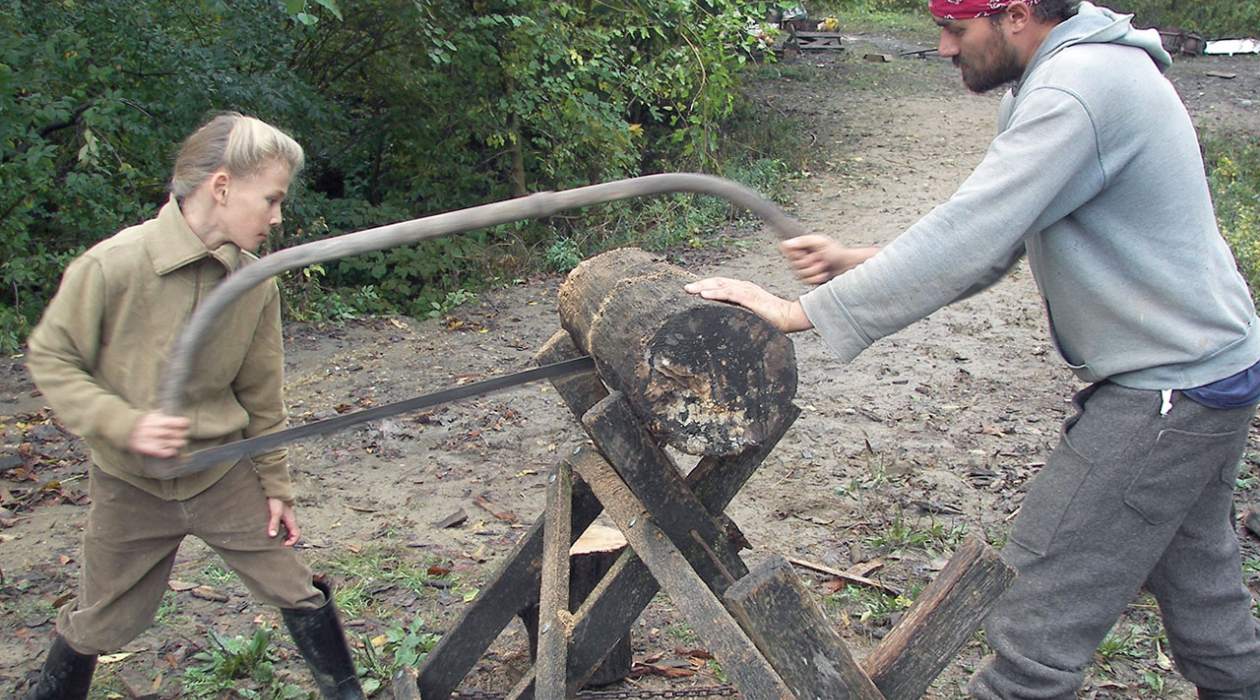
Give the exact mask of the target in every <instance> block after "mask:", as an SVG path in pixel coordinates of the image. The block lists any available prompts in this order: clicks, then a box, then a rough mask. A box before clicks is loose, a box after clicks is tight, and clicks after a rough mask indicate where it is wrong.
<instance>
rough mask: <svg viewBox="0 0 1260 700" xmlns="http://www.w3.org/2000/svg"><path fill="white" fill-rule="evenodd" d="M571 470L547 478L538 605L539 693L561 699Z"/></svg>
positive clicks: (558, 469) (567, 620)
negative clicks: (540, 585)
mask: <svg viewBox="0 0 1260 700" xmlns="http://www.w3.org/2000/svg"><path fill="white" fill-rule="evenodd" d="M572 495H573V469H572V467H570V466H569V463H568V462H561V463H560V464H557V465H556V468H555V469H554V470H553V471H552V472H551V475H550V476H549V477H548V483H547V512H546V515H545V516H544V521H545V524H544V526H543V567H542V587H541V591H540V593H539V605H538V661H537V663H536V664H535V671H536V673H537V676H538V693H539V695H540V696H541V697H544V698H562V697H564V682H565V664H566V654H567V653H568V645H569V630H570V625H571V624H572V620H571V616H570V613H569V547H570V546H571V545H572V539H571V538H570V532H569V524H570V523H569V519H570V512H571V506H572V504H571V502H570V500H569V499H570V498H571V497H572Z"/></svg>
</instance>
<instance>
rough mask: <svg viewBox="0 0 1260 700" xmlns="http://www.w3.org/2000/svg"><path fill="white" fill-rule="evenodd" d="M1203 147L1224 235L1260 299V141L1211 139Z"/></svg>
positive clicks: (1239, 267)
mask: <svg viewBox="0 0 1260 700" xmlns="http://www.w3.org/2000/svg"><path fill="white" fill-rule="evenodd" d="M1204 146H1205V147H1204V151H1205V153H1206V156H1207V168H1208V182H1209V184H1211V186H1212V201H1213V203H1214V204H1215V205H1216V217H1217V220H1218V221H1219V222H1220V226H1221V234H1222V235H1223V236H1225V240H1227V241H1229V245H1230V247H1231V248H1233V250H1234V257H1235V258H1236V259H1237V260H1238V269H1239V270H1240V271H1242V274H1243V277H1244V278H1246V280H1247V284H1249V285H1250V286H1251V293H1252V296H1260V140H1256V139H1254V138H1253V139H1250V140H1248V139H1241V138H1222V139H1210V140H1207V141H1206V143H1205V144H1204Z"/></svg>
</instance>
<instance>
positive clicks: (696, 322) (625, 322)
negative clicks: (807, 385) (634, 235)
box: [559, 248, 797, 455]
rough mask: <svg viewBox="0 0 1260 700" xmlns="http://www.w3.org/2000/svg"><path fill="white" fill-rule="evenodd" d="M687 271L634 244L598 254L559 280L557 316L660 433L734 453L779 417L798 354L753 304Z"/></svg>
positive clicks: (693, 450) (672, 440) (692, 446)
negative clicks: (700, 286)
mask: <svg viewBox="0 0 1260 700" xmlns="http://www.w3.org/2000/svg"><path fill="white" fill-rule="evenodd" d="M695 279H696V277H695V275H692V274H691V273H689V272H687V271H685V270H683V269H681V268H678V267H675V266H672V265H668V264H665V263H663V262H659V261H657V260H656V259H655V258H653V257H652V256H651V255H649V254H648V253H645V252H643V251H641V250H637V249H634V248H623V249H620V250H614V251H611V252H608V253H605V254H603V255H599V256H596V257H594V258H591V259H589V260H586V261H585V262H583V263H582V264H581V265H578V267H577V268H575V269H574V270H573V272H571V273H570V274H569V278H568V280H567V281H566V282H565V283H564V285H563V286H562V287H561V289H560V302H559V306H560V317H561V325H562V326H563V327H564V329H565V330H566V331H568V332H569V335H570V336H571V337H572V338H573V342H574V344H575V345H577V347H578V348H580V349H581V350H582V351H583V352H586V353H588V354H590V355H591V356H593V357H594V358H595V364H596V367H597V368H598V369H599V374H600V376H601V377H602V378H603V379H604V381H605V382H606V383H607V384H609V385H610V388H614V389H618V390H620V391H621V392H622V393H624V394H625V395H626V398H627V400H628V401H629V403H630V405H631V407H632V408H633V409H634V411H635V413H636V414H637V415H638V416H639V418H640V421H641V422H642V423H643V424H644V425H645V426H647V428H648V429H649V430H650V431H651V432H652V433H653V434H654V435H656V436H657V438H658V439H660V440H662V441H664V442H666V443H668V444H670V445H672V446H673V447H675V448H677V449H679V450H682V451H683V452H687V453H689V454H697V455H734V454H738V453H739V452H742V451H744V450H747V449H749V448H751V447H756V446H758V445H760V444H761V443H762V442H764V441H765V440H768V439H770V436H772V435H775V434H776V433H778V432H779V428H780V426H782V425H783V424H784V422H785V421H786V420H787V415H788V411H787V407H788V405H789V404H790V402H791V400H792V398H793V397H794V396H795V395H796V379H797V376H796V356H795V353H794V350H793V347H792V342H791V341H790V340H789V339H788V338H787V336H785V335H784V334H783V333H781V332H779V331H778V330H777V329H775V328H774V327H773V326H772V325H770V323H769V322H767V321H765V320H764V319H762V318H760V317H759V316H757V315H756V314H753V313H751V312H749V311H747V310H745V309H742V308H739V307H736V306H733V305H730V304H722V303H718V302H713V301H707V300H704V299H701V298H700V297H697V296H693V295H690V294H688V293H687V292H685V291H684V290H683V285H684V284H686V283H688V282H692V281H694V280H695Z"/></svg>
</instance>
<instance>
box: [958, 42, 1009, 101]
mask: <svg viewBox="0 0 1260 700" xmlns="http://www.w3.org/2000/svg"><path fill="white" fill-rule="evenodd" d="M960 59H961V56H954V65H955V66H958V67H959V68H961V69H962V80H963V85H966V86H967V89H968V90H971V91H972V92H975V93H981V92H988V91H989V90H992V89H993V88H995V87H998V86H1001V85H1005V84H1006V83H1010V82H1013V81H1016V80H1019V78H1020V76H1021V75H1023V74H1024V67H1023V66H1021V65H1020V64H1019V57H1018V56H1016V54H1015V49H1014V48H1012V47H1011V45H1010V44H1009V43H1007V41H1006V39H1005V38H1004V37H1003V36H1002V35H1001V34H995V35H994V38H993V40H992V41H991V42H989V45H988V46H986V47H985V52H984V55H983V56H982V57H981V62H980V64H979V65H977V63H976V62H975V61H968V62H965V63H964V62H963V61H961V60H960Z"/></svg>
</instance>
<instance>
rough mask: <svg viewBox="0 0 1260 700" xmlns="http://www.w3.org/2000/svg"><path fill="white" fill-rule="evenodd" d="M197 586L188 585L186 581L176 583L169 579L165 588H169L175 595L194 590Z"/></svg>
mask: <svg viewBox="0 0 1260 700" xmlns="http://www.w3.org/2000/svg"><path fill="white" fill-rule="evenodd" d="M197 585H198V584H195V583H189V582H187V581H178V580H176V579H171V580H170V581H167V582H166V587H167V588H170V589H171V590H172V591H175V592H176V593H183V592H184V591H191V590H192V589H194V588H196V587H197Z"/></svg>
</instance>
